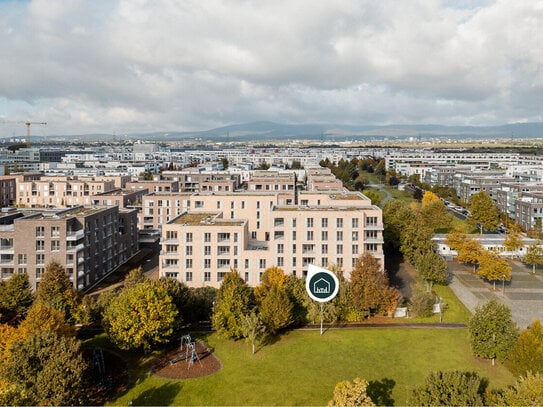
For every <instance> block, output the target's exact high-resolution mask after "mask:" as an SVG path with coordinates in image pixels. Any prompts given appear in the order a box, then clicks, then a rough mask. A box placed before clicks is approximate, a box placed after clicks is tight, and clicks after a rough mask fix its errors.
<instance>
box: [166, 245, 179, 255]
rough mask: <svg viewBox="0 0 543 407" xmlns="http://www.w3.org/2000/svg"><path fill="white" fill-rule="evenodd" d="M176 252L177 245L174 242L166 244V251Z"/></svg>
mask: <svg viewBox="0 0 543 407" xmlns="http://www.w3.org/2000/svg"><path fill="white" fill-rule="evenodd" d="M176 252H177V245H176V244H167V245H166V253H176Z"/></svg>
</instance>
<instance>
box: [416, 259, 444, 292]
mask: <svg viewBox="0 0 543 407" xmlns="http://www.w3.org/2000/svg"><path fill="white" fill-rule="evenodd" d="M415 267H416V268H417V270H418V272H419V275H420V276H421V277H422V278H423V279H424V281H425V282H426V291H427V292H430V291H431V290H432V285H433V284H445V283H446V282H447V262H446V261H445V259H444V258H443V257H441V256H440V255H439V254H438V253H435V252H426V253H424V254H422V255H420V256H419V257H417V259H416V261H415Z"/></svg>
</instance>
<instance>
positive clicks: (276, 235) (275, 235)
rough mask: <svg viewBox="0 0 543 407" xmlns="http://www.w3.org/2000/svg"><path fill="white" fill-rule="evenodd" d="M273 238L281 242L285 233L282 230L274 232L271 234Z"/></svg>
mask: <svg viewBox="0 0 543 407" xmlns="http://www.w3.org/2000/svg"><path fill="white" fill-rule="evenodd" d="M273 238H274V239H275V240H283V239H284V238H285V232H283V231H282V230H276V231H275V232H274V233H273Z"/></svg>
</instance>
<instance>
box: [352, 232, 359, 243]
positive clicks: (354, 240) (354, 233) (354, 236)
mask: <svg viewBox="0 0 543 407" xmlns="http://www.w3.org/2000/svg"><path fill="white" fill-rule="evenodd" d="M352 238H353V239H352V240H353V242H356V241H358V232H353V236H352Z"/></svg>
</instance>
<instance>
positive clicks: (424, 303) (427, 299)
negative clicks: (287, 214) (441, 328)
mask: <svg viewBox="0 0 543 407" xmlns="http://www.w3.org/2000/svg"><path fill="white" fill-rule="evenodd" d="M434 303H435V301H434V295H433V294H431V293H429V292H425V291H424V290H423V289H422V288H417V289H415V290H414V291H413V295H412V297H411V300H410V301H409V312H410V315H411V316H414V317H426V318H427V317H431V316H432V315H433V313H434Z"/></svg>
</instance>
